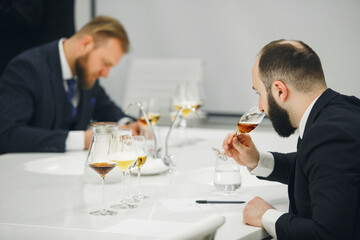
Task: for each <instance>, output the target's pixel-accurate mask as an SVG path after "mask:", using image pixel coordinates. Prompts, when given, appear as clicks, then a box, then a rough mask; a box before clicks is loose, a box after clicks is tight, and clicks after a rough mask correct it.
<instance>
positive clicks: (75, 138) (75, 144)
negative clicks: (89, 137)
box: [65, 131, 85, 151]
mask: <svg viewBox="0 0 360 240" xmlns="http://www.w3.org/2000/svg"><path fill="white" fill-rule="evenodd" d="M84 147H85V133H84V131H69V134H68V137H67V139H66V142H65V149H66V151H69V150H84Z"/></svg>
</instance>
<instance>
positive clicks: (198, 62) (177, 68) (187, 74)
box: [123, 58, 204, 114]
mask: <svg viewBox="0 0 360 240" xmlns="http://www.w3.org/2000/svg"><path fill="white" fill-rule="evenodd" d="M203 69H204V63H203V60H202V59H194V58H191V59H173V58H170V59H169V58H133V59H131V60H130V68H129V75H128V78H127V83H126V91H125V94H124V100H123V102H124V106H127V105H128V104H129V103H131V102H134V101H141V100H144V99H149V98H155V99H158V102H159V103H160V112H161V114H168V112H169V107H170V99H171V97H172V96H173V95H174V93H175V89H176V86H177V85H178V84H179V83H182V82H200V81H202V80H203ZM129 113H130V114H131V113H134V111H131V110H130V112H129Z"/></svg>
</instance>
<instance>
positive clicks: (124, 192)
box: [121, 171, 126, 200]
mask: <svg viewBox="0 0 360 240" xmlns="http://www.w3.org/2000/svg"><path fill="white" fill-rule="evenodd" d="M121 184H122V190H123V196H122V200H125V198H126V183H125V171H121Z"/></svg>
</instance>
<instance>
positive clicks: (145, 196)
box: [135, 194, 150, 200]
mask: <svg viewBox="0 0 360 240" xmlns="http://www.w3.org/2000/svg"><path fill="white" fill-rule="evenodd" d="M135 197H136V199H138V200H143V199H149V198H150V196H147V195H143V194H139V195H136V196H135Z"/></svg>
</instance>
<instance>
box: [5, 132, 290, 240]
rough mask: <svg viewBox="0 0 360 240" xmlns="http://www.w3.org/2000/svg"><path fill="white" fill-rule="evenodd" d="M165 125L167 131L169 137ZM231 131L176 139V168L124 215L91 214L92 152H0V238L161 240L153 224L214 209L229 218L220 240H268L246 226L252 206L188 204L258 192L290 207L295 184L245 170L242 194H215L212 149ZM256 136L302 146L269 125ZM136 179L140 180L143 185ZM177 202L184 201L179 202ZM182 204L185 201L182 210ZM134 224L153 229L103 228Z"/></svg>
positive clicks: (280, 146)
mask: <svg viewBox="0 0 360 240" xmlns="http://www.w3.org/2000/svg"><path fill="white" fill-rule="evenodd" d="M164 130H166V129H164V128H162V129H161V133H162V134H161V135H162V136H164ZM228 132H229V131H228V130H219V129H188V132H187V135H188V137H189V139H192V140H191V143H189V144H187V145H184V146H182V147H175V146H174V144H170V150H169V152H170V153H171V154H173V155H174V156H175V158H174V160H175V162H176V167H175V170H174V171H173V172H172V173H162V174H157V175H153V176H143V178H142V184H143V191H144V192H145V193H146V194H148V195H150V196H151V198H150V199H149V200H147V201H144V202H143V203H142V204H141V205H140V206H139V207H138V208H136V209H132V210H119V213H118V215H116V216H107V217H96V216H90V215H89V211H92V210H97V209H98V208H100V206H101V185H100V184H96V183H88V182H87V181H86V180H85V178H84V176H83V172H84V166H85V159H86V152H85V151H80V152H67V153H18V154H4V155H0V164H1V168H0V172H1V173H0V193H1V196H0V239H158V238H159V237H160V236H154V235H150V234H147V231H150V230H151V229H150V230H149V229H148V230H146V227H150V228H152V227H153V230H154V229H155V230H156V227H157V225H156V224H160V223H162V222H164V224H165V225H166V223H175V224H177V223H187V224H190V225H191V224H196V223H197V222H201V220H202V219H206V218H209V217H210V216H213V215H214V214H221V215H223V216H224V217H225V220H226V222H225V224H224V225H223V226H221V227H220V228H219V229H218V231H217V233H216V236H215V239H262V238H264V237H266V236H267V233H266V232H265V231H264V230H263V229H261V228H256V227H251V226H247V225H244V223H243V220H242V208H243V207H244V204H242V205H227V206H220V207H210V206H209V207H204V209H201V210H192V209H191V207H190V209H186V207H187V204H188V203H189V202H190V201H193V200H194V199H200V198H207V199H209V198H216V199H219V198H221V199H233V198H239V200H241V199H240V198H242V197H243V196H246V195H250V196H261V197H263V198H264V199H265V200H266V201H268V202H270V203H271V204H272V205H274V206H275V207H276V208H279V209H281V210H284V211H286V210H287V206H288V201H287V187H286V186H285V185H282V184H279V183H271V182H265V181H261V180H259V179H257V178H255V177H254V176H251V175H250V174H249V173H248V172H247V170H246V169H245V168H243V169H242V174H243V184H242V187H241V189H240V191H238V193H237V194H235V196H222V195H221V194H219V193H216V192H215V188H214V186H213V183H212V181H213V174H214V164H215V156H214V154H213V153H212V151H211V147H212V146H218V147H219V146H221V143H222V140H223V138H224V136H225V135H226V133H228ZM174 134H175V135H174V136H176V133H174ZM251 135H252V137H253V140H254V142H255V143H256V144H257V146H258V149H264V150H279V151H292V150H294V149H295V146H296V139H297V137H296V136H293V137H291V138H290V139H283V138H280V137H278V136H277V135H276V134H275V133H274V132H273V130H271V129H268V128H266V127H263V128H261V127H259V128H258V129H256V131H254V132H253V133H251ZM178 139H179V138H178ZM172 143H174V142H172ZM148 164H151V163H148ZM111 174H112V175H111ZM94 176H96V174H95V175H94ZM118 176H119V173H118V169H114V170H113V171H112V172H110V173H109V174H108V177H107V178H108V179H107V180H108V184H106V186H105V197H106V203H107V204H108V205H111V204H113V203H116V201H117V200H118V199H119V196H120V192H121V187H120V186H121V184H120V183H119V182H118V179H119V178H118ZM97 177H98V176H97ZM99 179H100V177H98V179H97V180H99ZM98 182H100V181H98ZM136 183H137V182H136V178H135V177H133V185H134V187H135V190H136V186H137V184H136ZM172 200H175V201H177V203H172ZM176 204H180V205H178V207H176V206H177V205H176ZM192 207H193V206H192ZM131 222H133V223H141V222H142V223H143V224H144V225H146V226H137V229H138V231H132V232H131V233H125V234H124V233H122V234H121V233H114V232H102V230H104V229H106V228H108V227H111V226H116V225H117V224H119V223H120V225H119V226H121V224H123V225H125V224H126V223H130V224H131ZM166 226H167V225H166ZM173 227H174V226H173ZM175 227H176V226H175ZM170 230H171V226H168V227H166V228H164V230H163V232H162V233H160V234H159V235H161V236H167V235H169V234H170V233H169V231H170ZM111 231H112V230H111Z"/></svg>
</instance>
